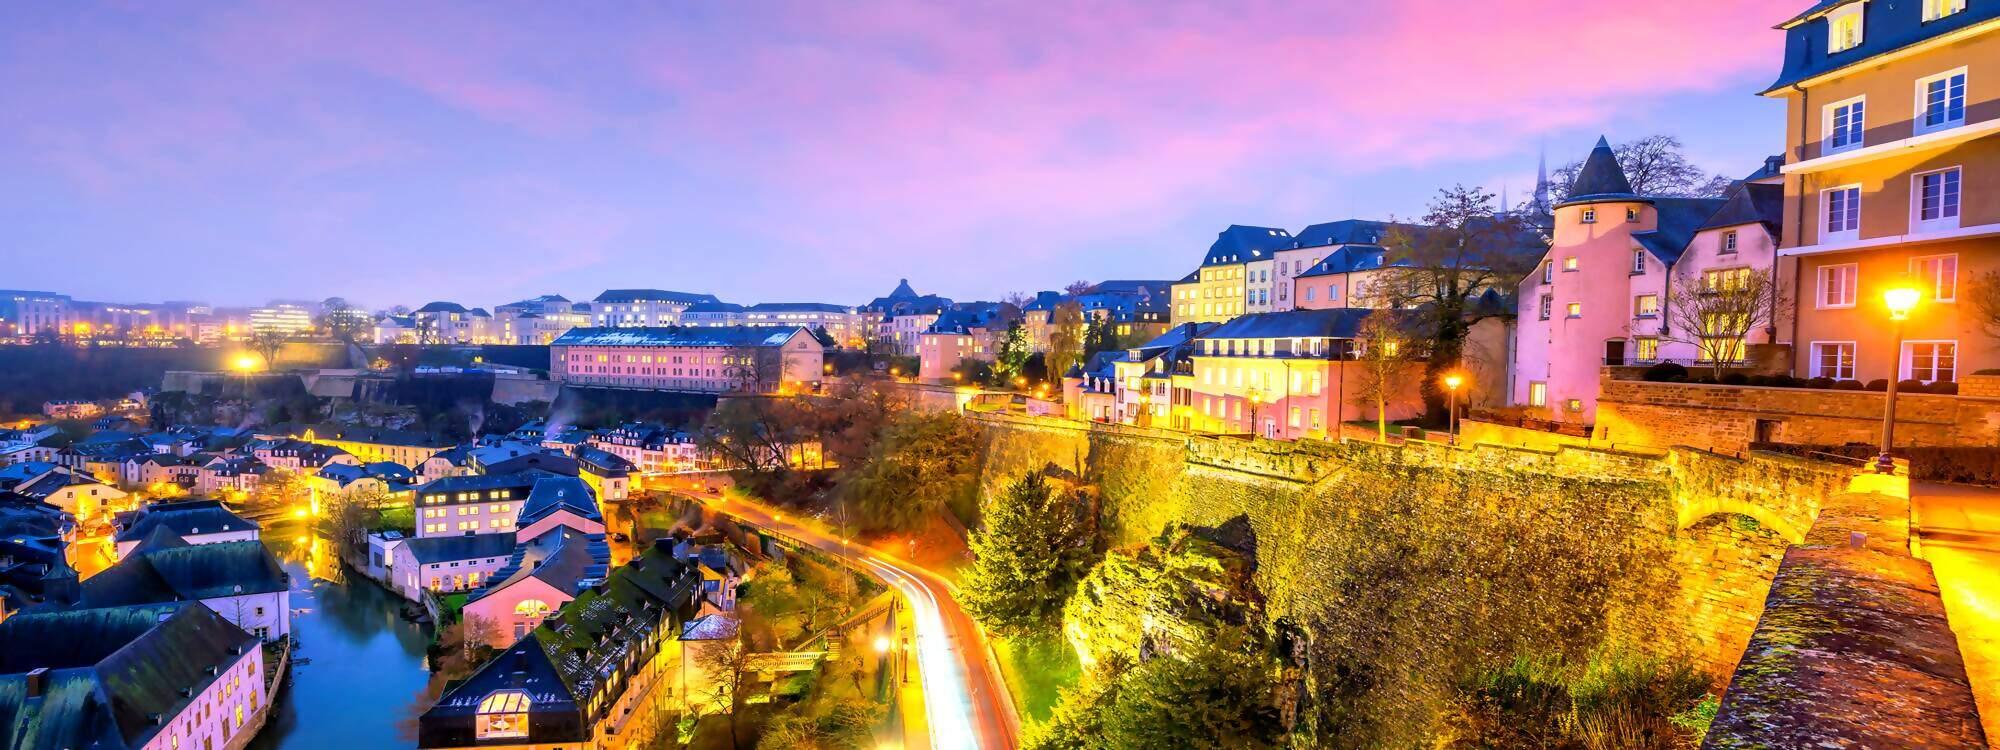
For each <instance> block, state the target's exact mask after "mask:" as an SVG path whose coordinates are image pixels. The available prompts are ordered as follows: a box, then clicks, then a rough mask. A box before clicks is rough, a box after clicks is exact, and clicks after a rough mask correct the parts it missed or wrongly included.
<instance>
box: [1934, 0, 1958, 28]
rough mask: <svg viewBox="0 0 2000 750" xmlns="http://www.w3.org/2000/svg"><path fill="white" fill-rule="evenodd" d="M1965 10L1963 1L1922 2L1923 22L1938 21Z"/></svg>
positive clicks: (1936, 0)
mask: <svg viewBox="0 0 2000 750" xmlns="http://www.w3.org/2000/svg"><path fill="white" fill-rule="evenodd" d="M1963 10H1965V0H1924V22H1925V23H1929V22H1931V21H1935V20H1938V19H1940V18H1943V17H1945V16H1949V15H1953V14H1955V13H1958V12H1959V11H1963Z"/></svg>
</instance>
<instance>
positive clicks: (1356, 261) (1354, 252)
mask: <svg viewBox="0 0 2000 750" xmlns="http://www.w3.org/2000/svg"><path fill="white" fill-rule="evenodd" d="M1397 227H1402V228H1404V229H1407V230H1411V231H1414V230H1415V227H1411V226H1409V225H1399V224H1391V223H1389V222H1386V221H1369V220H1366V219H1346V220H1343V221H1330V222H1326V223H1322V224H1314V225H1312V226H1309V227H1306V228H1305V229H1303V230H1300V232H1299V235H1298V237H1297V238H1296V240H1295V241H1294V242H1293V243H1292V246H1291V247H1289V248H1286V249H1283V250H1279V251H1278V254H1277V262H1276V263H1275V264H1274V270H1275V271H1276V274H1275V277H1274V278H1273V280H1272V282H1271V283H1272V287H1273V288H1272V300H1273V302H1272V308H1271V309H1272V310H1275V311H1284V310H1291V309H1294V308H1305V309H1309V310H1321V309H1327V308H1334V307H1367V305H1350V304H1347V302H1346V296H1345V295H1342V294H1340V293H1339V291H1338V290H1339V289H1340V288H1342V287H1343V286H1346V287H1347V288H1352V285H1351V284H1343V283H1342V282H1344V281H1347V279H1340V280H1334V279H1327V278H1324V277H1326V276H1328V275H1330V274H1352V273H1356V272H1364V271H1372V270H1374V269H1376V268H1380V267H1381V264H1382V257H1383V255H1384V254H1385V253H1386V252H1387V250H1385V249H1384V248H1383V246H1382V243H1383V242H1384V241H1386V240H1387V238H1388V236H1389V234H1390V232H1392V231H1394V230H1395V229H1396V228H1397ZM1329 258H1334V260H1332V261H1328V259H1329ZM1322 263H1326V264H1327V265H1322ZM1308 278H1310V279H1311V280H1307V279H1308ZM1328 285H1332V287H1333V288H1332V290H1331V291H1332V294H1331V296H1328V292H1329V291H1330V290H1329V289H1328V288H1327V287H1328ZM1308 295H1310V297H1311V298H1310V299H1308V298H1307V296H1308Z"/></svg>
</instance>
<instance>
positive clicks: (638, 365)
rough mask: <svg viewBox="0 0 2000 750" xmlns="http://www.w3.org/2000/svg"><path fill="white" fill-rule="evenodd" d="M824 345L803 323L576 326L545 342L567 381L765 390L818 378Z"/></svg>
mask: <svg viewBox="0 0 2000 750" xmlns="http://www.w3.org/2000/svg"><path fill="white" fill-rule="evenodd" d="M825 350H826V348H825V347H824V346H823V345H822V344H820V342H819V341H818V340H817V339H815V338H814V337H813V335H812V333H811V332H809V331H807V330H806V329H804V328H771V327H753V326H736V327H730V328H579V329H575V330H572V331H570V332H568V333H565V334H563V335H562V337H560V338H558V339H556V340H555V342H554V343H553V344H552V345H551V346H550V347H549V360H550V363H549V375H550V377H551V378H554V379H555V380H558V381H560V382H563V383H565V384H571V385H581V386H592V387H606V388H638V389H646V390H662V391H682V392H687V393H712V394H727V393H772V392H776V391H780V390H784V389H787V388H795V387H801V386H806V385H808V384H813V383H818V382H819V381H820V378H821V376H822V375H824V372H823V370H822V368H823V367H824V359H823V358H824V356H825Z"/></svg>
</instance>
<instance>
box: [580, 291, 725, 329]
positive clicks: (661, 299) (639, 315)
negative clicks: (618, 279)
mask: <svg viewBox="0 0 2000 750" xmlns="http://www.w3.org/2000/svg"><path fill="white" fill-rule="evenodd" d="M721 301H722V300H719V299H716V298H715V295H713V294H693V293H690V292H670V291H667V290H665V289H606V290H605V291H604V293H603V294H599V295H597V299H595V300H592V301H591V308H590V309H591V313H592V314H593V315H594V316H595V318H596V323H597V327H599V328H646V327H651V326H677V325H680V324H681V312H682V311H684V310H686V309H688V307H689V306H690V305H698V304H701V303H704V302H711V303H712V302H721Z"/></svg>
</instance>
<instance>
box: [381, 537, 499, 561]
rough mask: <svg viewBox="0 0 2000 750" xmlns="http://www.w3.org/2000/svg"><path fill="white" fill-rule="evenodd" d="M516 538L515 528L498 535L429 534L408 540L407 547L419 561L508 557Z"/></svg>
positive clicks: (405, 545) (404, 543)
mask: <svg viewBox="0 0 2000 750" xmlns="http://www.w3.org/2000/svg"><path fill="white" fill-rule="evenodd" d="M514 541H515V538H514V532H512V531H503V532H499V533H495V534H459V535H456V536H426V537H418V538H416V539H409V540H405V541H404V542H403V549H406V550H409V551H410V557H412V558H415V559H416V561H417V563H418V564H421V565H434V564H437V563H441V562H451V561H453V560H474V559H480V558H487V557H506V556H508V555H509V554H512V553H513V551H514Z"/></svg>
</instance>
